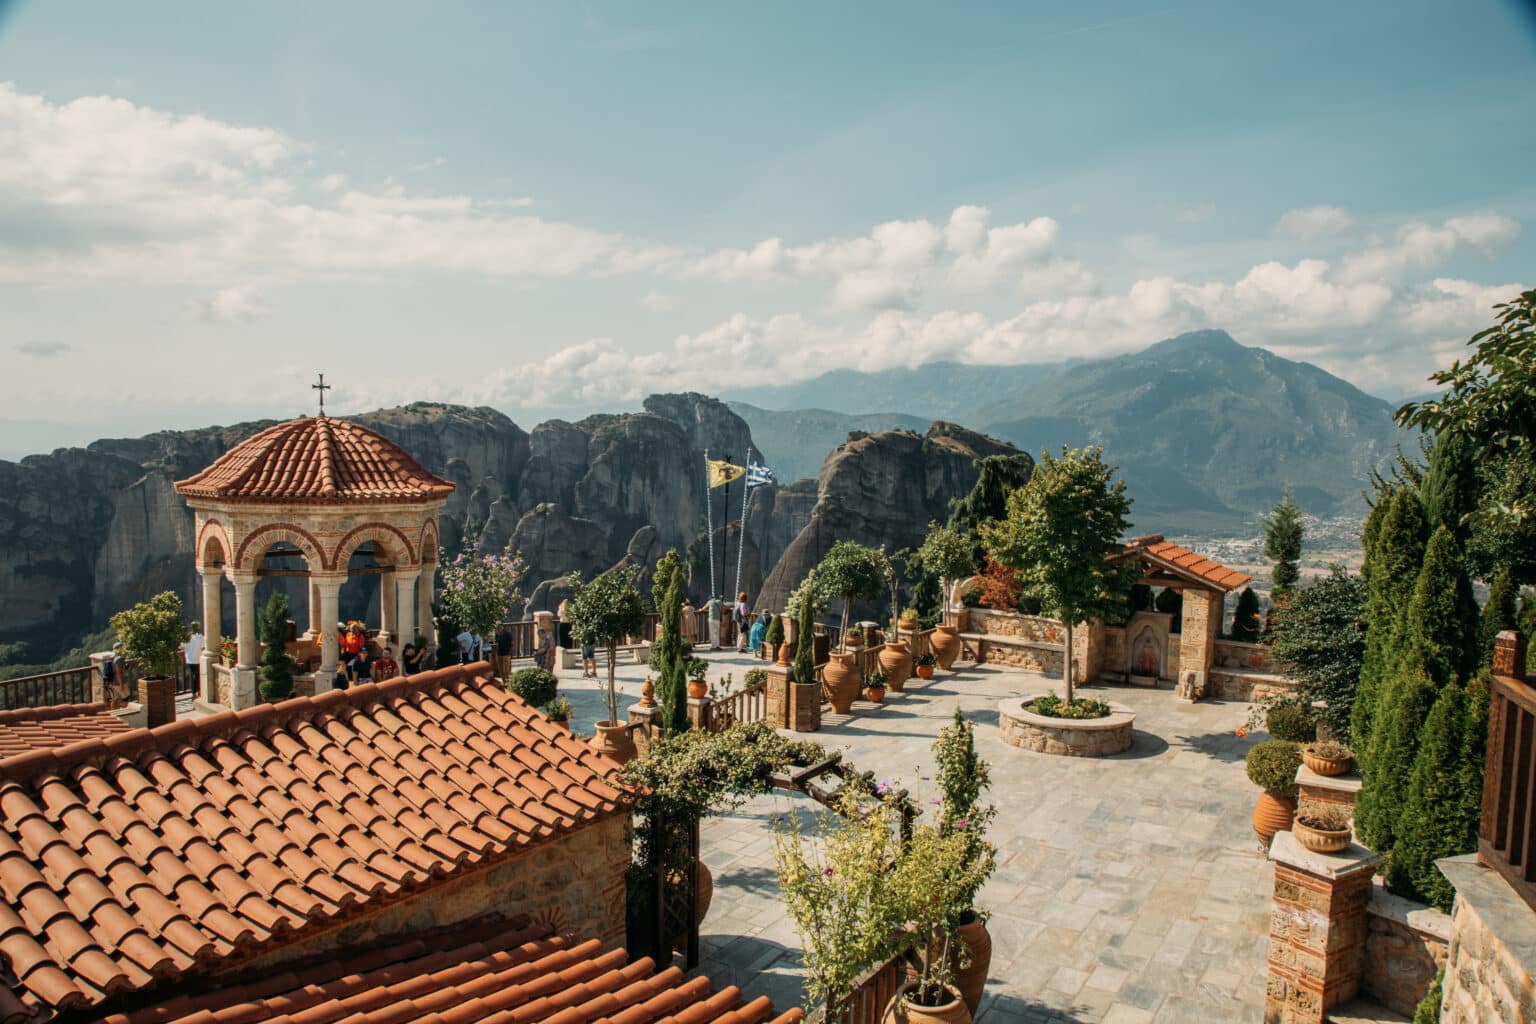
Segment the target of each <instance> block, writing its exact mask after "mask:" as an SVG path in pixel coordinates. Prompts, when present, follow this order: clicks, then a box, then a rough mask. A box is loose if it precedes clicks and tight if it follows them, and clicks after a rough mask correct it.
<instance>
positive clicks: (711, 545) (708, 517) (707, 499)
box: [704, 448, 715, 597]
mask: <svg viewBox="0 0 1536 1024" xmlns="http://www.w3.org/2000/svg"><path fill="white" fill-rule="evenodd" d="M710 491H711V488H710V486H709V449H708V448H705V449H704V521H705V523H706V524H707V531H708V532H706V533H705V534H704V546H705V547H706V548H708V549H709V596H710V597H714V596H715V496H714V495H713V494H711V493H710Z"/></svg>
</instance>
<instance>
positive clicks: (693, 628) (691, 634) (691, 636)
mask: <svg viewBox="0 0 1536 1024" xmlns="http://www.w3.org/2000/svg"><path fill="white" fill-rule="evenodd" d="M682 617H683V639H684V640H687V641H688V642H689V643H690V644H696V643H698V642H699V610H698V609H697V608H695V607H694V606H693V602H692V601H690V600H688V599H687V598H684V599H683V611H682Z"/></svg>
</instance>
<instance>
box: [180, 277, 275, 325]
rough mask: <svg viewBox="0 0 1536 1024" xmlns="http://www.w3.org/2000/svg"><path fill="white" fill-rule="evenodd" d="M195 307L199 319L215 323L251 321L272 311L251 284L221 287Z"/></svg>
mask: <svg viewBox="0 0 1536 1024" xmlns="http://www.w3.org/2000/svg"><path fill="white" fill-rule="evenodd" d="M195 308H196V313H197V316H198V318H199V319H201V320H204V321H206V322H208V323H214V324H233V323H250V322H251V321H253V320H259V319H261V318H262V317H264V316H266V315H267V313H268V312H270V310H268V309H267V307H265V306H263V305H262V304H261V302H260V301H259V299H258V297H257V295H256V289H255V288H252V287H250V286H236V287H233V288H220V289H219V290H218V291H216V292H214V293H213V294H212V295H211V296H209V297H208V298H206V299H203V300H201V301H199V302H198V303H196V306H195Z"/></svg>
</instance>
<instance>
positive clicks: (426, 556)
mask: <svg viewBox="0 0 1536 1024" xmlns="http://www.w3.org/2000/svg"><path fill="white" fill-rule="evenodd" d="M441 550H442V540H441V538H440V537H439V535H438V532H437V515H436V514H433V516H432V517H431V518H430V519H428V520H427V521H426V522H425V523H423V524H422V526H421V540H420V541H419V542H418V543H417V545H416V551H417V553H418V554H419V556H420V560H421V561H423V562H426V561H433V562H435V561H437V555H438V552H439V551H441Z"/></svg>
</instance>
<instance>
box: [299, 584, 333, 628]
mask: <svg viewBox="0 0 1536 1024" xmlns="http://www.w3.org/2000/svg"><path fill="white" fill-rule="evenodd" d="M326 628H328V627H327V626H326V623H325V616H323V615H321V614H320V588H319V587H317V586H315V581H314V578H313V577H311V578H310V581H309V626H308V628H306V629H305V630H304V636H305V637H306V638H307V639H310V640H313V639H314V638H315V637H317V636H319V635H320V632H321V631H322V630H324V629H326Z"/></svg>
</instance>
